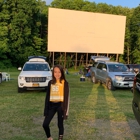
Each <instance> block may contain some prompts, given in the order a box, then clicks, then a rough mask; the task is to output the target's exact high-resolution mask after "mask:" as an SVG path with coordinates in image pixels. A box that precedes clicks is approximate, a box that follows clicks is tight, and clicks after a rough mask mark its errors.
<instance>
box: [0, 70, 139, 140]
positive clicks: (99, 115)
mask: <svg viewBox="0 0 140 140" xmlns="http://www.w3.org/2000/svg"><path fill="white" fill-rule="evenodd" d="M9 73H10V75H11V80H10V81H8V82H6V81H4V82H3V83H1V84H0V126H1V127H0V140H45V139H46V136H45V133H44V130H43V128H42V122H43V119H44V116H43V110H44V100H45V94H46V93H45V92H43V91H27V92H24V93H20V94H19V93H17V76H18V73H19V72H9ZM67 80H68V82H69V85H70V110H69V118H68V120H66V121H65V122H64V125H65V136H64V140H123V139H124V140H132V139H134V140H135V139H139V138H140V134H139V130H140V128H139V126H138V124H137V122H136V120H135V117H134V115H133V112H132V109H131V102H132V98H133V95H132V93H131V92H130V89H118V90H116V91H109V90H107V89H106V87H105V86H104V85H100V84H96V85H94V84H92V83H91V82H90V81H89V80H86V81H83V82H81V81H80V75H74V74H70V75H67ZM133 124H135V125H134V126H133ZM50 126H51V132H52V136H53V137H54V140H57V136H58V128H57V116H55V117H54V118H53V120H52V122H51V124H50Z"/></svg>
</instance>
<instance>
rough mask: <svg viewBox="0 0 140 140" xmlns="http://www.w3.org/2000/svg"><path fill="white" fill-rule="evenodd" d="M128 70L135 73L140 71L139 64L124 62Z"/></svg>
mask: <svg viewBox="0 0 140 140" xmlns="http://www.w3.org/2000/svg"><path fill="white" fill-rule="evenodd" d="M126 66H127V67H128V68H129V70H130V71H132V72H133V73H134V74H137V73H138V72H139V71H140V64H126Z"/></svg>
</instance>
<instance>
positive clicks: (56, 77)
mask: <svg viewBox="0 0 140 140" xmlns="http://www.w3.org/2000/svg"><path fill="white" fill-rule="evenodd" d="M68 111H69V85H68V82H67V81H66V79H65V74H64V70H63V68H62V66H60V65H56V66H54V68H53V71H52V80H51V81H49V83H48V88H47V94H46V99H45V108H44V116H45V119H44V122H43V128H44V130H45V133H46V136H47V138H48V140H53V138H52V137H51V133H50V127H49V124H50V122H51V120H52V118H53V116H54V115H55V113H56V112H57V118H58V128H59V136H58V140H62V139H63V134H64V126H63V121H64V120H65V119H67V117H68Z"/></svg>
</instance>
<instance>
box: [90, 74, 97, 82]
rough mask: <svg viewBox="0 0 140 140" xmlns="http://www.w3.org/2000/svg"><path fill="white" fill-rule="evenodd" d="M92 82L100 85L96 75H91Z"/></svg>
mask: <svg viewBox="0 0 140 140" xmlns="http://www.w3.org/2000/svg"><path fill="white" fill-rule="evenodd" d="M91 81H92V82H93V83H94V84H96V83H98V81H97V79H96V77H95V74H94V73H92V75H91Z"/></svg>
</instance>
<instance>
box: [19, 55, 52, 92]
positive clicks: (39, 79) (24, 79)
mask: <svg viewBox="0 0 140 140" xmlns="http://www.w3.org/2000/svg"><path fill="white" fill-rule="evenodd" d="M18 70H21V68H18ZM51 79H52V72H51V69H50V66H49V64H48V63H47V62H46V57H44V56H30V57H28V61H27V62H26V63H25V64H24V66H23V69H22V70H21V72H20V74H19V76H18V93H21V92H23V91H24V90H30V89H40V88H45V89H46V88H47V86H48V82H49V81H50V80H51Z"/></svg>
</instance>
